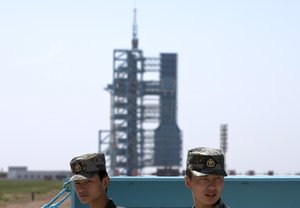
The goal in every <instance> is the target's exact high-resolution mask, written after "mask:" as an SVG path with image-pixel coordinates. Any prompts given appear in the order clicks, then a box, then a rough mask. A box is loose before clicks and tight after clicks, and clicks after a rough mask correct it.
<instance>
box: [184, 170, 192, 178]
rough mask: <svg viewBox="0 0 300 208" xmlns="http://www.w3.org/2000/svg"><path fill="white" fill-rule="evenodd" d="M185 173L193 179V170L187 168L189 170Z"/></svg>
mask: <svg viewBox="0 0 300 208" xmlns="http://www.w3.org/2000/svg"><path fill="white" fill-rule="evenodd" d="M185 175H186V176H187V177H189V178H190V179H192V177H193V173H192V171H191V170H189V169H187V170H186V171H185Z"/></svg>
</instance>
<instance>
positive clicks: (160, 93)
mask: <svg viewBox="0 0 300 208" xmlns="http://www.w3.org/2000/svg"><path fill="white" fill-rule="evenodd" d="M132 36H133V37H132V42H131V45H132V48H131V49H115V50H114V51H113V82H112V84H109V85H108V86H107V88H106V89H107V91H108V92H109V93H110V96H111V115H110V121H111V122H110V130H100V131H99V151H100V152H104V153H105V155H106V160H107V167H108V169H109V171H110V175H129V176H132V175H142V174H143V170H144V168H145V167H156V168H157V174H158V175H176V173H179V172H178V171H179V168H180V166H181V161H182V157H181V152H182V135H181V131H180V129H179V127H178V125H177V54H176V53H161V54H160V56H159V57H154V58H153V57H152V58H149V57H144V55H143V51H142V50H140V49H138V36H137V22H136V9H134V20H133V34H132ZM174 170H175V171H174ZM176 171H177V172H176Z"/></svg>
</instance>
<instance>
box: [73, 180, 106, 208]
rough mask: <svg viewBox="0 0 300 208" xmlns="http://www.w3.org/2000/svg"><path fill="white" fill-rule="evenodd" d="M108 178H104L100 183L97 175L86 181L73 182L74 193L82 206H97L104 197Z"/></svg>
mask: <svg viewBox="0 0 300 208" xmlns="http://www.w3.org/2000/svg"><path fill="white" fill-rule="evenodd" d="M108 183H109V178H108V177H104V178H103V179H102V181H101V180H100V177H99V175H98V174H96V175H95V176H94V177H92V178H90V179H87V180H78V181H75V182H74V187H75V192H76V194H77V196H78V198H79V200H80V201H81V203H83V204H90V205H91V204H99V203H101V200H103V199H105V198H106V197H105V196H106V188H107V186H108Z"/></svg>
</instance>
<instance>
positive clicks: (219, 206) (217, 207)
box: [193, 199, 229, 208]
mask: <svg viewBox="0 0 300 208" xmlns="http://www.w3.org/2000/svg"><path fill="white" fill-rule="evenodd" d="M193 208H195V207H193ZM214 208H229V207H228V206H226V205H225V204H224V202H223V201H222V199H220V200H219V201H218V202H217V203H216V204H215V207H214Z"/></svg>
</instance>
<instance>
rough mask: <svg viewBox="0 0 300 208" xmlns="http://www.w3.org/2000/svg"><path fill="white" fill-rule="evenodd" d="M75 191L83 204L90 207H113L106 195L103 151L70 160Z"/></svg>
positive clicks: (106, 181) (106, 185)
mask: <svg viewBox="0 0 300 208" xmlns="http://www.w3.org/2000/svg"><path fill="white" fill-rule="evenodd" d="M70 166H71V170H72V173H73V176H72V177H71V178H70V181H74V187H75V192H76V194H77V196H78V198H79V200H80V201H81V203H83V204H88V205H89V207H91V208H96V207H97V208H115V207H116V205H115V204H114V202H113V201H112V200H111V199H109V198H108V196H107V187H108V184H109V176H108V174H107V172H106V166H105V156H104V154H103V153H91V154H85V155H81V156H78V157H75V158H73V159H72V160H71V162H70Z"/></svg>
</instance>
